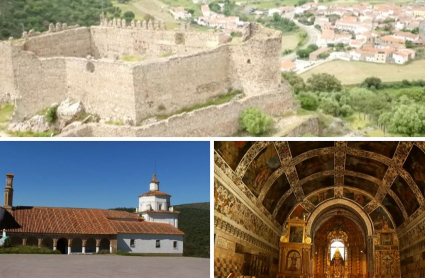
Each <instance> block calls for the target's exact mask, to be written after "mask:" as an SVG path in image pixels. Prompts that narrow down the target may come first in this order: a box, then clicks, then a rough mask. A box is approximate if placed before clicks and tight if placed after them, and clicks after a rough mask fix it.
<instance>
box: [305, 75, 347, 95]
mask: <svg viewBox="0 0 425 278" xmlns="http://www.w3.org/2000/svg"><path fill="white" fill-rule="evenodd" d="M307 86H308V87H309V90H310V91H313V92H339V91H341V89H342V85H341V81H339V80H338V79H337V78H336V77H335V76H333V75H331V74H329V73H318V74H313V75H312V76H311V77H309V78H308V79H307Z"/></svg>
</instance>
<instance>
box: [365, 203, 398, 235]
mask: <svg viewBox="0 0 425 278" xmlns="http://www.w3.org/2000/svg"><path fill="white" fill-rule="evenodd" d="M370 218H371V219H372V222H373V226H374V227H375V230H381V229H382V228H383V227H384V224H385V223H388V225H389V227H390V228H391V229H394V226H393V223H392V222H391V219H390V218H389V217H388V215H387V213H386V212H385V210H384V209H383V208H382V207H378V208H376V209H375V210H374V211H372V213H371V214H370Z"/></svg>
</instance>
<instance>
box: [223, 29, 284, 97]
mask: <svg viewBox="0 0 425 278" xmlns="http://www.w3.org/2000/svg"><path fill="white" fill-rule="evenodd" d="M257 27H258V26H257V25H256V24H253V28H252V29H253V30H251V37H250V38H249V39H248V40H247V41H245V42H244V43H242V44H240V45H231V46H230V54H231V55H230V63H231V70H230V73H231V76H232V80H234V82H235V83H234V86H235V87H241V88H243V90H244V92H245V94H247V95H260V94H263V93H265V92H273V91H276V90H277V87H278V86H279V84H280V80H281V73H280V59H279V57H280V51H281V39H282V33H280V32H279V31H275V30H271V29H265V28H260V29H258V28H257ZM256 29H258V30H256Z"/></svg>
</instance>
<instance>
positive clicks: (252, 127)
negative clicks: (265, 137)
mask: <svg viewBox="0 0 425 278" xmlns="http://www.w3.org/2000/svg"><path fill="white" fill-rule="evenodd" d="M239 124H240V127H241V128H242V130H246V131H247V132H248V133H250V134H252V135H261V134H264V133H266V132H268V131H269V130H270V129H271V128H272V125H273V119H272V118H271V117H270V116H269V115H266V114H264V113H262V112H261V111H260V109H258V108H256V107H251V108H248V109H245V110H244V111H242V113H241V116H240V118H239Z"/></svg>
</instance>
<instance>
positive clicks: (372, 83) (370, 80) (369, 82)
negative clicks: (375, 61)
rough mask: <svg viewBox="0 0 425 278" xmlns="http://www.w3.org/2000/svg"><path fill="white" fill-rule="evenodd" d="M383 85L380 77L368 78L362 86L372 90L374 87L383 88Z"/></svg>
mask: <svg viewBox="0 0 425 278" xmlns="http://www.w3.org/2000/svg"><path fill="white" fill-rule="evenodd" d="M381 83H382V81H381V79H380V78H378V77H368V78H366V79H365V80H363V82H362V86H363V87H366V88H370V87H372V86H374V87H375V88H376V89H379V87H380V86H381Z"/></svg>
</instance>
